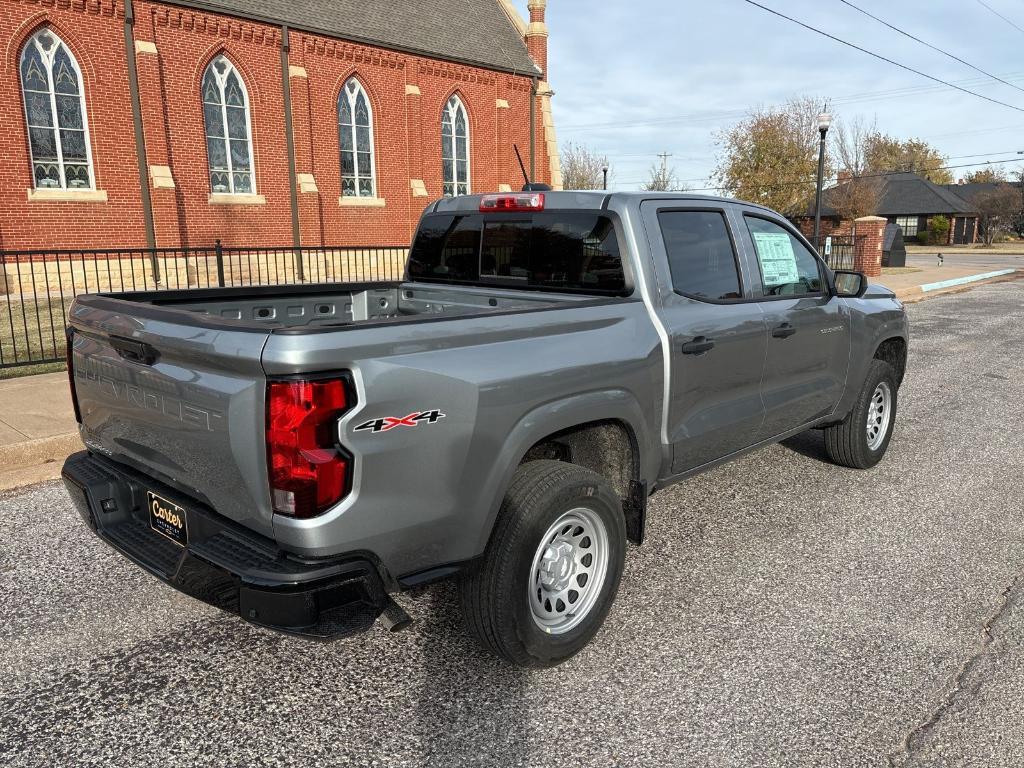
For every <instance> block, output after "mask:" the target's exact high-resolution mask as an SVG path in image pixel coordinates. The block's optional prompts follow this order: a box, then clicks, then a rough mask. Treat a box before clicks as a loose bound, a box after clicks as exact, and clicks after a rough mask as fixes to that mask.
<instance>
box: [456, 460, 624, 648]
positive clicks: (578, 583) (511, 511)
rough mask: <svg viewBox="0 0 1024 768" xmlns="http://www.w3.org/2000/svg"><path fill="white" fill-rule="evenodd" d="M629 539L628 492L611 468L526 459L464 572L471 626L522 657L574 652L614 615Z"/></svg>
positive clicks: (485, 639) (484, 640) (487, 644)
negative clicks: (478, 558) (610, 476)
mask: <svg viewBox="0 0 1024 768" xmlns="http://www.w3.org/2000/svg"><path fill="white" fill-rule="evenodd" d="M625 542H626V529H625V522H624V520H623V516H622V506H621V502H620V501H619V499H618V497H617V496H616V495H615V492H614V491H613V490H612V488H611V486H610V484H609V483H608V481H607V480H605V479H604V478H603V477H601V476H600V475H598V474H597V473H595V472H592V471H590V470H588V469H584V468H583V467H578V466H576V465H574V464H567V463H565V462H558V461H532V462H529V463H527V464H524V465H522V466H521V467H519V469H518V470H516V474H515V476H514V478H513V480H512V484H511V486H510V487H509V491H508V493H507V494H506V496H505V500H504V502H503V503H502V506H501V510H500V512H499V513H498V519H497V521H496V522H495V528H494V533H493V534H492V536H491V541H490V542H489V544H488V546H487V551H486V553H485V554H484V558H483V560H482V562H481V563H480V564H479V565H478V566H477V567H475V568H474V569H473V570H472V571H471V572H470V573H468V574H467V575H466V576H465V577H464V578H463V580H462V585H461V593H462V605H463V611H464V613H465V615H466V620H467V624H468V625H469V628H470V630H471V631H472V632H473V634H475V635H476V636H477V637H478V638H479V639H480V641H481V642H482V643H483V644H484V646H485V647H487V648H489V649H491V650H492V651H494V652H495V653H497V654H499V655H500V656H503V657H504V658H505V659H507V660H508V661H511V662H512V663H514V664H519V665H522V666H536V667H540V666H552V665H554V664H558V663H560V662H562V661H564V660H565V659H567V658H569V657H570V656H572V655H573V654H575V653H576V652H577V651H579V650H580V649H581V648H583V646H585V645H586V644H587V643H588V642H590V640H591V638H592V637H593V636H594V634H595V633H596V632H597V630H598V629H599V628H600V626H601V624H602V622H603V621H604V618H605V616H606V615H607V613H608V610H609V608H610V607H611V603H612V600H614V598H615V593H616V591H617V590H618V585H619V579H620V578H621V576H622V566H623V562H624V559H625Z"/></svg>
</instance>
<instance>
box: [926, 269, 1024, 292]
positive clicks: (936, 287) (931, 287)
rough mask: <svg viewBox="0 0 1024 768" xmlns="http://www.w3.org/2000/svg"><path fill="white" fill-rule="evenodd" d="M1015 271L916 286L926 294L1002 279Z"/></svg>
mask: <svg viewBox="0 0 1024 768" xmlns="http://www.w3.org/2000/svg"><path fill="white" fill-rule="evenodd" d="M1016 271H1017V270H1016V269H997V270H996V271H994V272H982V273H980V274H977V275H967V276H966V277H954V278H953V279H951V280H940V281H939V282H937V283H925V284H924V285H921V286H918V287H919V288H920V289H921V291H922V292H924V293H928V292H929V291H941V290H942V289H943V288H955V287H956V286H958V285H966V284H967V283H976V282H978V281H979V280H989V279H991V278H993V277H1002V276H1004V275H1011V274H1013V273H1014V272H1016Z"/></svg>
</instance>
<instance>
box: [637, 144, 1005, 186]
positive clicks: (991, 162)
mask: <svg viewBox="0 0 1024 768" xmlns="http://www.w3.org/2000/svg"><path fill="white" fill-rule="evenodd" d="M996 154H1000V153H996ZM964 157H972V155H964ZM974 157H978V155H974ZM1021 161H1024V158H1016V157H1009V158H1006V159H1005V160H984V161H981V162H977V163H961V164H958V165H939V166H933V167H928V168H920V169H917V170H914V171H883V172H881V173H865V174H862V175H860V176H857V177H856V178H857V180H861V179H880V178H883V177H885V176H898V175H899V174H901V173H917V174H923V173H930V172H932V171H955V170H958V169H961V168H976V167H978V166H982V165H1002V164H1003V163H1016V162H1021ZM645 181H646V179H641V180H639V181H635V180H630V181H619V182H618V183H619V184H643V183H644V182H645ZM688 181H707V178H706V177H705V178H700V179H680V182H681V183H685V182H688ZM815 181H817V179H814V178H811V179H806V180H803V181H796V180H794V181H780V182H777V183H775V184H769V185H767V187H768V188H769V189H781V188H783V187H802V186H807V185H809V184H814V183H815ZM826 181H830V182H831V181H838V177H837V176H831V177H829V178H828V179H826ZM718 189H724V187H697V188H694V189H689V190H686V191H688V192H709V191H714V190H718Z"/></svg>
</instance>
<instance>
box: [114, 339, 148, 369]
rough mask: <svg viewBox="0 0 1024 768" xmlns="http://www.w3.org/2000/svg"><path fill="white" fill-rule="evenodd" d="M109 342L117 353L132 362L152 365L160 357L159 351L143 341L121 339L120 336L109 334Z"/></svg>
mask: <svg viewBox="0 0 1024 768" xmlns="http://www.w3.org/2000/svg"><path fill="white" fill-rule="evenodd" d="M109 342H110V346H112V347H113V348H114V351H115V352H117V354H118V355H120V356H121V357H122V358H124V359H125V360H131V361H132V362H133V363H142V364H143V365H152V364H153V363H155V362H156V361H157V359H159V357H160V353H159V352H157V351H156V350H155V349H153V347H151V346H150V345H149V344H146V343H145V342H141V341H133V340H132V339H122V338H121V337H120V336H111V337H110V338H109Z"/></svg>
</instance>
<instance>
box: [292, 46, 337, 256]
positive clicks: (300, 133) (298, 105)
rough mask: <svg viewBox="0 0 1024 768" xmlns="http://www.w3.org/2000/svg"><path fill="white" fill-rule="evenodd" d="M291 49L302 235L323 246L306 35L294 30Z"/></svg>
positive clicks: (293, 117) (293, 123)
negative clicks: (306, 64) (307, 67)
mask: <svg viewBox="0 0 1024 768" xmlns="http://www.w3.org/2000/svg"><path fill="white" fill-rule="evenodd" d="M292 34H293V37H292V40H293V42H292V45H291V46H290V47H289V50H288V88H289V91H290V92H291V96H292V139H293V140H294V142H295V183H296V185H297V187H298V190H297V193H298V200H299V238H300V239H301V241H302V244H303V245H324V210H323V209H324V206H325V205H326V204H328V203H329V201H324V200H323V199H322V196H321V195H320V189H319V187H318V185H317V180H316V176H315V173H316V168H315V160H314V151H313V146H314V141H313V125H312V119H311V116H310V103H311V100H310V85H309V75H308V74H307V72H306V67H305V59H306V46H307V40H306V37H305V35H302V36H299V35H297V34H295V33H292Z"/></svg>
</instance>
